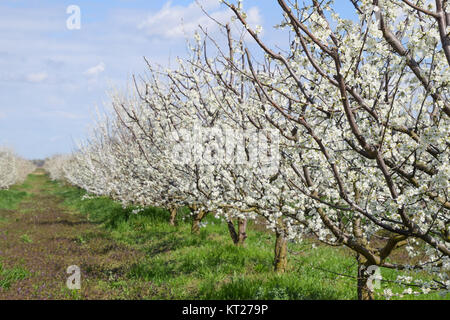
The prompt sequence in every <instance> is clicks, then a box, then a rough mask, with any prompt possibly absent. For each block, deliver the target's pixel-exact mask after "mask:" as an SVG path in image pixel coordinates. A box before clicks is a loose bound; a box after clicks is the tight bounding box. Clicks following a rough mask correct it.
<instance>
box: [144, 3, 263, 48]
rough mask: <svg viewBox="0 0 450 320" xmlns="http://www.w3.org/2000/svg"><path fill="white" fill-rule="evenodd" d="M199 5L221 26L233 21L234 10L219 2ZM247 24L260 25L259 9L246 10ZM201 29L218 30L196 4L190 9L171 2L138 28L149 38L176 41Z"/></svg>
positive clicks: (190, 5)
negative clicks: (199, 27)
mask: <svg viewBox="0 0 450 320" xmlns="http://www.w3.org/2000/svg"><path fill="white" fill-rule="evenodd" d="M198 2H199V3H200V5H201V6H202V7H203V9H204V10H205V11H207V12H208V14H209V15H210V16H211V17H212V18H214V19H215V20H217V21H219V22H221V23H226V22H228V21H230V19H231V17H232V16H233V13H232V12H231V10H229V9H228V8H224V7H221V5H220V3H219V1H218V0H199V1H198ZM247 21H248V23H249V24H250V25H251V26H254V25H256V24H260V23H261V16H260V14H259V9H258V8H257V7H252V8H250V9H249V10H247ZM199 25H201V26H202V27H203V28H205V29H207V30H208V31H209V32H214V31H215V30H217V28H218V26H217V24H216V22H214V21H213V20H211V19H210V18H209V17H208V16H207V15H206V14H205V13H204V12H203V11H202V9H201V8H200V7H199V6H198V4H197V3H196V1H193V2H191V3H190V4H189V5H187V6H180V5H174V6H172V2H171V1H169V2H167V3H166V4H165V5H164V6H163V7H162V8H161V10H159V11H158V12H156V13H154V14H150V15H149V16H148V17H147V18H146V19H145V20H144V21H143V22H141V23H140V24H139V25H138V28H139V29H141V30H144V31H145V32H146V34H147V35H148V36H161V37H163V38H168V39H176V38H184V37H192V35H193V34H194V32H195V31H196V30H198V26H199Z"/></svg>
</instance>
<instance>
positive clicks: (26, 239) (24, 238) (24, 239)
mask: <svg viewBox="0 0 450 320" xmlns="http://www.w3.org/2000/svg"><path fill="white" fill-rule="evenodd" d="M20 240H22V242H23V243H33V239H31V237H30V236H29V235H27V234H23V235H21V236H20Z"/></svg>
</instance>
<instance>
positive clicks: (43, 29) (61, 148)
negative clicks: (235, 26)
mask: <svg viewBox="0 0 450 320" xmlns="http://www.w3.org/2000/svg"><path fill="white" fill-rule="evenodd" d="M339 1H341V0H339ZM198 2H200V3H201V4H202V6H203V8H204V9H205V10H207V11H208V12H209V14H211V15H212V16H213V17H215V18H217V19H219V20H221V21H225V20H227V19H229V17H231V15H232V14H231V12H230V11H229V10H228V9H227V8H225V7H224V6H223V5H221V4H220V3H219V1H218V0H198ZM72 5H76V6H77V7H78V8H79V10H80V28H79V29H78V28H75V29H74V28H73V23H74V22H76V20H73V19H72V15H73V13H74V12H73V11H70V10H69V11H68V9H70V6H72ZM244 9H245V10H246V12H247V13H248V15H249V17H248V19H249V21H250V22H251V24H252V25H256V24H257V25H261V26H262V27H263V30H264V31H263V34H262V36H263V39H264V40H265V41H267V42H269V43H275V40H280V34H277V32H279V31H275V30H274V29H273V28H272V27H273V26H274V25H276V24H277V23H279V22H280V21H281V18H282V16H281V11H280V9H279V8H278V6H277V4H276V2H275V1H273V0H259V1H258V0H245V1H244ZM343 9H344V12H345V11H346V10H348V9H347V8H343ZM68 20H69V25H68V22H67V21H68ZM199 24H201V25H203V26H206V27H207V28H208V30H210V31H211V32H214V31H215V28H216V27H215V25H214V23H213V22H212V21H211V20H210V19H208V18H207V17H206V16H205V15H204V13H203V12H202V11H201V9H200V8H199V6H198V5H197V4H196V2H195V0H185V1H182V0H173V1H164V0H71V1H65V0H0V146H8V147H11V148H13V149H14V150H15V151H16V152H17V153H18V154H19V155H21V156H23V157H25V158H28V159H43V158H45V157H48V156H51V155H54V154H60V153H68V152H71V151H72V150H73V149H74V148H75V145H76V142H77V141H81V140H83V138H85V137H86V135H87V133H88V128H89V126H90V125H92V123H93V119H94V117H95V113H96V108H97V107H99V108H102V107H103V106H104V105H105V104H106V105H107V103H108V92H110V91H111V89H113V88H118V89H119V90H126V88H127V86H129V85H130V80H131V77H132V75H139V74H143V73H144V72H145V68H146V65H145V62H144V59H143V56H145V57H146V58H147V59H148V60H149V61H151V62H153V63H158V64H160V65H163V66H164V65H169V64H170V61H174V60H175V58H176V57H183V56H186V55H187V51H186V41H185V40H186V39H187V38H191V37H192V35H193V33H194V32H195V30H196V28H197V26H198V25H199Z"/></svg>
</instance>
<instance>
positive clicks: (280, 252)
mask: <svg viewBox="0 0 450 320" xmlns="http://www.w3.org/2000/svg"><path fill="white" fill-rule="evenodd" d="M275 234H276V241H275V261H274V269H275V272H278V273H283V272H285V271H286V267H287V240H286V236H285V235H284V233H283V232H282V231H281V232H280V231H277V232H276V233H275Z"/></svg>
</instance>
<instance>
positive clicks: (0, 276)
mask: <svg viewBox="0 0 450 320" xmlns="http://www.w3.org/2000/svg"><path fill="white" fill-rule="evenodd" d="M30 275H31V274H30V272H29V271H28V270H26V269H25V268H23V267H20V266H18V267H13V268H11V269H6V268H4V266H3V264H2V263H1V262H0V289H9V288H10V287H11V285H12V284H13V283H14V282H16V281H19V280H23V279H25V278H27V277H29V276H30Z"/></svg>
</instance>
